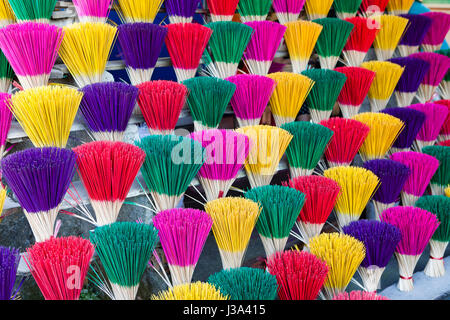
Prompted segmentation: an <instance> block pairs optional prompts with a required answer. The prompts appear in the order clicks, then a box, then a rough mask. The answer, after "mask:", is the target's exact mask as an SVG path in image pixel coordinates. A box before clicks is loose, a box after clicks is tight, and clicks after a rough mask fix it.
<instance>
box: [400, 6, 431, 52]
mask: <svg viewBox="0 0 450 320" xmlns="http://www.w3.org/2000/svg"><path fill="white" fill-rule="evenodd" d="M400 16H401V17H403V18H406V19H408V20H409V27H408V28H407V29H406V31H405V34H404V35H403V37H402V39H401V40H400V43H399V45H398V47H397V48H398V51H399V53H400V55H401V56H402V57H407V56H409V55H410V54H413V53H416V52H417V51H418V50H419V46H420V45H421V44H422V41H423V39H424V38H425V35H426V34H427V32H428V30H429V29H430V27H431V23H432V22H433V20H431V18H429V17H427V16H424V15H421V14H402V15H400Z"/></svg>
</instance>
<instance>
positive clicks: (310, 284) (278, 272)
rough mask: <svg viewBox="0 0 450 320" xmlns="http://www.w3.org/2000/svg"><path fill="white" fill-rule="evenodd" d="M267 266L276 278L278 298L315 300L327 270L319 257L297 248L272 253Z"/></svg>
mask: <svg viewBox="0 0 450 320" xmlns="http://www.w3.org/2000/svg"><path fill="white" fill-rule="evenodd" d="M267 268H268V270H269V272H270V273H271V274H273V275H275V276H276V278H277V283H278V297H279V298H280V300H315V299H316V298H317V296H318V295H319V291H320V289H321V288H322V286H323V284H324V282H325V279H326V278H327V274H328V270H329V268H328V266H327V264H326V263H325V262H324V261H322V260H321V259H320V258H318V257H316V256H315V255H313V254H311V253H309V252H304V251H303V252H299V251H297V250H290V251H285V252H282V253H277V254H275V255H273V256H272V257H270V258H269V259H268V260H267Z"/></svg>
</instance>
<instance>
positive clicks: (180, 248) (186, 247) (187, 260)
mask: <svg viewBox="0 0 450 320" xmlns="http://www.w3.org/2000/svg"><path fill="white" fill-rule="evenodd" d="M153 224H154V226H155V227H156V229H158V236H159V239H160V241H161V246H162V247H163V250H164V254H165V256H166V259H167V262H168V265H169V269H170V274H171V277H172V285H174V286H177V285H182V284H187V283H191V280H192V275H193V273H194V270H195V267H196V265H197V261H198V259H199V258H200V254H201V253H202V250H203V246H204V244H205V242H206V239H207V238H208V234H209V231H210V230H211V226H212V224H213V221H212V219H211V217H210V216H209V215H208V214H207V213H206V212H204V211H201V210H196V209H170V210H165V211H161V212H159V213H158V214H157V215H156V216H155V217H154V218H153Z"/></svg>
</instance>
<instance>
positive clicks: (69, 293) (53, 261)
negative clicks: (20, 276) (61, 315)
mask: <svg viewBox="0 0 450 320" xmlns="http://www.w3.org/2000/svg"><path fill="white" fill-rule="evenodd" d="M93 255H94V246H93V245H92V244H91V243H90V242H89V240H86V239H83V238H79V237H72V236H71V237H63V238H53V237H52V238H50V239H48V240H46V241H44V242H38V243H36V244H34V245H33V246H32V247H30V248H28V249H27V255H25V256H24V258H25V262H26V264H27V266H28V268H29V269H30V272H31V275H32V276H33V278H34V280H35V281H36V284H37V285H38V287H39V289H40V290H41V292H42V295H43V296H44V298H45V300H78V299H79V298H80V294H81V289H82V288H83V284H84V279H85V278H86V275H87V273H88V269H89V264H90V262H91V259H92V256H93Z"/></svg>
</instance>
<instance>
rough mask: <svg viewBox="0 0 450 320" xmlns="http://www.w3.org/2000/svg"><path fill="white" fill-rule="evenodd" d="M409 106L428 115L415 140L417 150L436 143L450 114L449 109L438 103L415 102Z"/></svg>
mask: <svg viewBox="0 0 450 320" xmlns="http://www.w3.org/2000/svg"><path fill="white" fill-rule="evenodd" d="M409 108H411V109H414V110H418V111H420V112H423V113H424V114H425V116H426V118H425V122H424V124H423V126H422V128H421V129H420V131H419V133H418V134H417V137H416V140H415V141H414V148H415V150H416V151H419V152H420V151H422V148H423V147H426V146H432V145H434V144H435V142H436V140H437V138H438V136H439V132H440V131H441V129H442V126H443V125H444V122H445V121H446V119H447V116H448V115H449V109H448V107H446V106H443V105H441V104H436V103H425V104H413V105H411V106H409Z"/></svg>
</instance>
